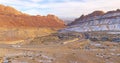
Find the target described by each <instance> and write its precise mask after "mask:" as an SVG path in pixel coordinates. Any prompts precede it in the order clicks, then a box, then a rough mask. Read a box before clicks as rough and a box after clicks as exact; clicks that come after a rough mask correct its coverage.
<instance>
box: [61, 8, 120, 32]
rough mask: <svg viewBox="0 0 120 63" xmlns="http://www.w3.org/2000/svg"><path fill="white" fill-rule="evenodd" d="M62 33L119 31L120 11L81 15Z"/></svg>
mask: <svg viewBox="0 0 120 63" xmlns="http://www.w3.org/2000/svg"><path fill="white" fill-rule="evenodd" d="M69 25H70V26H69V27H68V28H66V29H64V30H63V31H76V32H90V31H120V10H119V9H117V10H115V11H109V12H106V13H104V12H103V11H95V12H93V13H91V14H88V15H85V16H84V15H82V16H81V17H80V18H78V19H76V20H75V21H74V22H72V23H71V24H69Z"/></svg>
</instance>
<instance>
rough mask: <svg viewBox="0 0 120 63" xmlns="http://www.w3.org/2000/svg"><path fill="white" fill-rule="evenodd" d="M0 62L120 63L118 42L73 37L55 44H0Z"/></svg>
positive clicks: (119, 45) (119, 44)
mask: <svg viewBox="0 0 120 63" xmlns="http://www.w3.org/2000/svg"><path fill="white" fill-rule="evenodd" d="M0 63H120V43H118V42H107V41H106V42H101V41H98V42H93V41H90V40H87V39H83V40H80V39H74V40H69V41H65V42H63V43H57V44H55V43H47V44H36V45H32V44H24V45H20V44H0Z"/></svg>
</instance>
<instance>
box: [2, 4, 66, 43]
mask: <svg viewBox="0 0 120 63" xmlns="http://www.w3.org/2000/svg"><path fill="white" fill-rule="evenodd" d="M64 27H65V24H64V22H63V21H62V20H60V19H59V18H58V17H56V16H54V15H50V14H49V15H47V16H40V15H37V16H31V15H27V14H24V13H22V12H20V11H17V10H16V9H14V8H12V7H9V6H4V5H0V41H10V40H23V39H27V38H32V37H36V36H44V35H48V34H50V33H53V32H55V31H56V30H58V29H60V28H64Z"/></svg>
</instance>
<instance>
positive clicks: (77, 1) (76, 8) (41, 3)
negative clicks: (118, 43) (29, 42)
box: [0, 0, 120, 17]
mask: <svg viewBox="0 0 120 63" xmlns="http://www.w3.org/2000/svg"><path fill="white" fill-rule="evenodd" d="M0 4H4V5H8V6H12V7H14V8H16V9H17V10H19V11H22V12H23V13H27V14H31V15H47V14H54V15H56V16H59V17H79V16H81V15H82V14H89V13H91V12H93V11H95V10H103V11H109V10H116V9H120V0H0Z"/></svg>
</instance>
